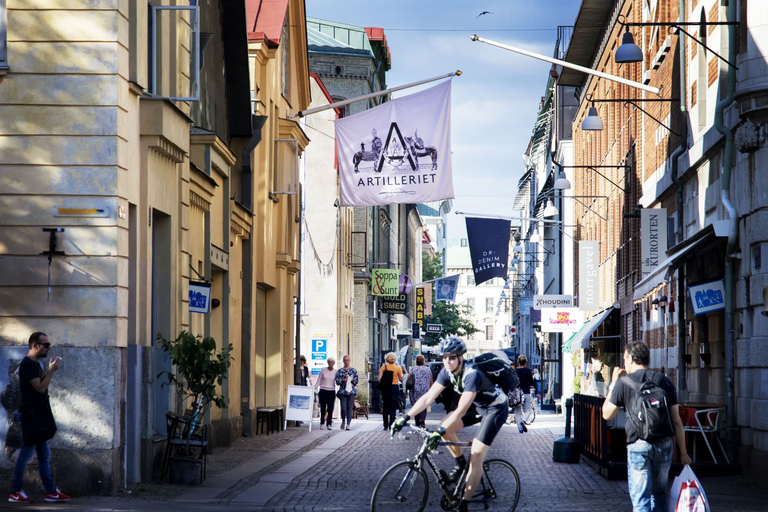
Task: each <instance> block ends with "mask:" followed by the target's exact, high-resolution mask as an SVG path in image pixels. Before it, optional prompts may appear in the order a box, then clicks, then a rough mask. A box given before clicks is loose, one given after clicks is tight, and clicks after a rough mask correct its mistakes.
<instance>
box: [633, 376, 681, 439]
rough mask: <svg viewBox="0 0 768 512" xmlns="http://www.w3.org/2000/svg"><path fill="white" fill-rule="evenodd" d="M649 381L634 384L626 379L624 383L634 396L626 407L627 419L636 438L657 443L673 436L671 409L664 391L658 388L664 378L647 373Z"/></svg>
mask: <svg viewBox="0 0 768 512" xmlns="http://www.w3.org/2000/svg"><path fill="white" fill-rule="evenodd" d="M648 373H649V374H650V380H648V381H645V382H640V383H638V382H635V381H634V380H632V379H631V378H629V377H627V378H626V382H627V384H629V385H630V386H631V387H632V389H634V391H635V392H634V394H633V397H632V400H631V401H630V403H627V404H625V405H626V406H627V417H628V418H629V420H630V421H631V422H632V424H633V425H634V426H635V430H636V431H637V437H638V438H640V439H643V440H645V441H649V442H652V441H658V440H660V439H665V438H667V437H672V436H674V435H675V427H674V425H673V424H672V414H671V409H672V407H671V406H670V405H669V401H668V397H667V393H666V391H664V389H663V388H662V387H661V386H659V384H660V383H661V379H663V378H664V376H663V375H662V374H660V373H656V372H648Z"/></svg>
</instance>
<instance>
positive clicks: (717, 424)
mask: <svg viewBox="0 0 768 512" xmlns="http://www.w3.org/2000/svg"><path fill="white" fill-rule="evenodd" d="M680 419H681V420H682V421H683V430H684V431H685V432H686V433H689V432H690V433H692V434H701V436H702V437H703V438H704V442H705V443H706V445H707V448H708V449H709V454H710V455H711V456H712V460H713V461H714V462H715V464H717V463H718V462H717V457H715V452H714V450H712V444H711V443H710V442H709V439H708V436H707V434H709V435H711V436H712V437H714V438H715V440H716V441H717V444H718V445H720V451H721V452H722V454H723V457H725V462H726V463H728V464H730V463H731V461H730V460H729V459H728V455H727V454H726V453H725V449H724V448H723V443H722V441H720V431H721V430H723V425H724V420H725V409H724V408H722V407H717V408H712V409H700V410H697V409H694V408H691V407H681V408H680ZM693 462H696V439H694V442H693Z"/></svg>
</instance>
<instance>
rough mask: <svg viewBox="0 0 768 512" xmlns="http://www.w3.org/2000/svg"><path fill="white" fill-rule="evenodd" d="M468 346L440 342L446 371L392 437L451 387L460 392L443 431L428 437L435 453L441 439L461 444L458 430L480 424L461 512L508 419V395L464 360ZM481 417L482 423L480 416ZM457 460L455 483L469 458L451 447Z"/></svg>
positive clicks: (394, 427) (452, 476)
mask: <svg viewBox="0 0 768 512" xmlns="http://www.w3.org/2000/svg"><path fill="white" fill-rule="evenodd" d="M466 352H467V344H466V343H464V341H463V340H461V339H460V338H453V337H450V338H447V339H445V340H443V341H442V342H441V343H440V353H441V354H442V356H443V369H442V370H440V373H439V374H438V375H437V380H436V381H435V383H434V384H433V385H432V387H431V388H429V391H427V393H426V394H425V395H424V396H422V397H421V398H419V399H418V400H417V401H416V403H415V404H413V407H411V410H409V411H408V412H407V413H406V414H405V415H404V416H401V417H400V418H398V419H397V420H396V421H395V423H394V424H393V425H392V435H394V434H395V433H396V432H398V431H400V430H401V429H402V428H403V427H404V426H405V424H406V423H407V422H408V420H409V419H411V417H412V416H414V415H416V414H419V413H420V412H421V411H423V410H424V409H426V408H427V406H428V405H430V404H431V403H432V402H434V400H435V398H437V397H438V395H440V393H441V392H442V391H443V390H444V389H446V388H448V387H452V388H454V389H455V390H456V391H458V392H459V393H461V398H460V399H459V405H458V407H457V408H456V410H454V411H453V412H451V413H450V414H448V415H447V416H446V417H445V418H444V419H443V421H442V423H441V424H440V428H438V429H437V431H436V432H433V433H432V435H431V436H430V438H429V443H430V445H429V448H430V449H432V450H434V449H435V448H436V447H437V445H438V443H439V442H440V441H441V439H442V440H445V441H448V442H454V443H455V442H458V440H459V439H458V437H456V431H457V430H459V429H461V428H464V427H468V426H470V425H474V424H476V423H478V422H480V430H479V431H478V433H477V436H475V439H474V441H473V442H472V449H471V452H470V456H469V471H468V472H467V479H466V482H465V485H464V496H463V499H462V501H461V505H460V506H459V510H460V511H464V510H467V506H468V503H469V500H470V499H472V495H473V494H474V492H475V488H476V487H477V485H478V483H479V482H480V478H481V476H482V474H483V459H485V455H486V454H487V453H488V448H490V447H491V443H493V439H494V438H495V437H496V434H498V433H499V430H501V427H502V426H503V425H504V422H505V421H506V419H507V414H508V403H507V395H506V394H505V393H503V392H502V391H501V390H499V389H498V388H497V387H496V385H495V384H494V383H493V382H491V381H490V379H488V377H487V376H486V375H485V374H484V373H483V372H482V371H480V370H478V369H477V368H476V367H475V366H474V365H473V364H468V363H466V362H465V361H464V354H465V353H466ZM478 413H479V414H480V416H482V420H481V418H480V417H478ZM448 449H449V450H450V451H451V454H452V455H453V456H454V458H455V459H456V467H454V468H453V470H452V471H451V472H450V473H449V475H448V479H449V480H450V481H452V482H453V481H456V480H457V479H458V477H459V475H461V472H462V471H463V470H464V467H465V466H466V459H465V458H464V456H463V455H462V454H461V448H460V447H458V446H450V445H449V446H448Z"/></svg>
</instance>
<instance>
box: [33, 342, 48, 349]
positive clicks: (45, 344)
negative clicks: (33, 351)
mask: <svg viewBox="0 0 768 512" xmlns="http://www.w3.org/2000/svg"><path fill="white" fill-rule="evenodd" d="M36 345H40V346H41V347H45V348H51V344H50V343H36Z"/></svg>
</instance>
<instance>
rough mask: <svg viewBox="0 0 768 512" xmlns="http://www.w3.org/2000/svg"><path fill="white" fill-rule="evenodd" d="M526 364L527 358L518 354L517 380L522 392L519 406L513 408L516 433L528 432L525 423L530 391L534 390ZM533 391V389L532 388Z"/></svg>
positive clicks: (529, 404)
mask: <svg viewBox="0 0 768 512" xmlns="http://www.w3.org/2000/svg"><path fill="white" fill-rule="evenodd" d="M527 364H528V358H527V357H525V356H524V355H522V354H520V355H519V356H517V368H515V372H517V378H518V379H520V385H519V387H520V390H521V391H522V392H523V397H522V400H520V404H519V405H518V406H516V407H515V423H517V430H518V432H520V433H521V434H522V433H525V432H528V427H527V426H526V421H527V420H528V418H529V417H530V414H531V389H532V388H534V386H535V385H534V383H533V372H532V371H531V369H530V368H528V367H527V366H526V365H527ZM534 389H535V388H534Z"/></svg>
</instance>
